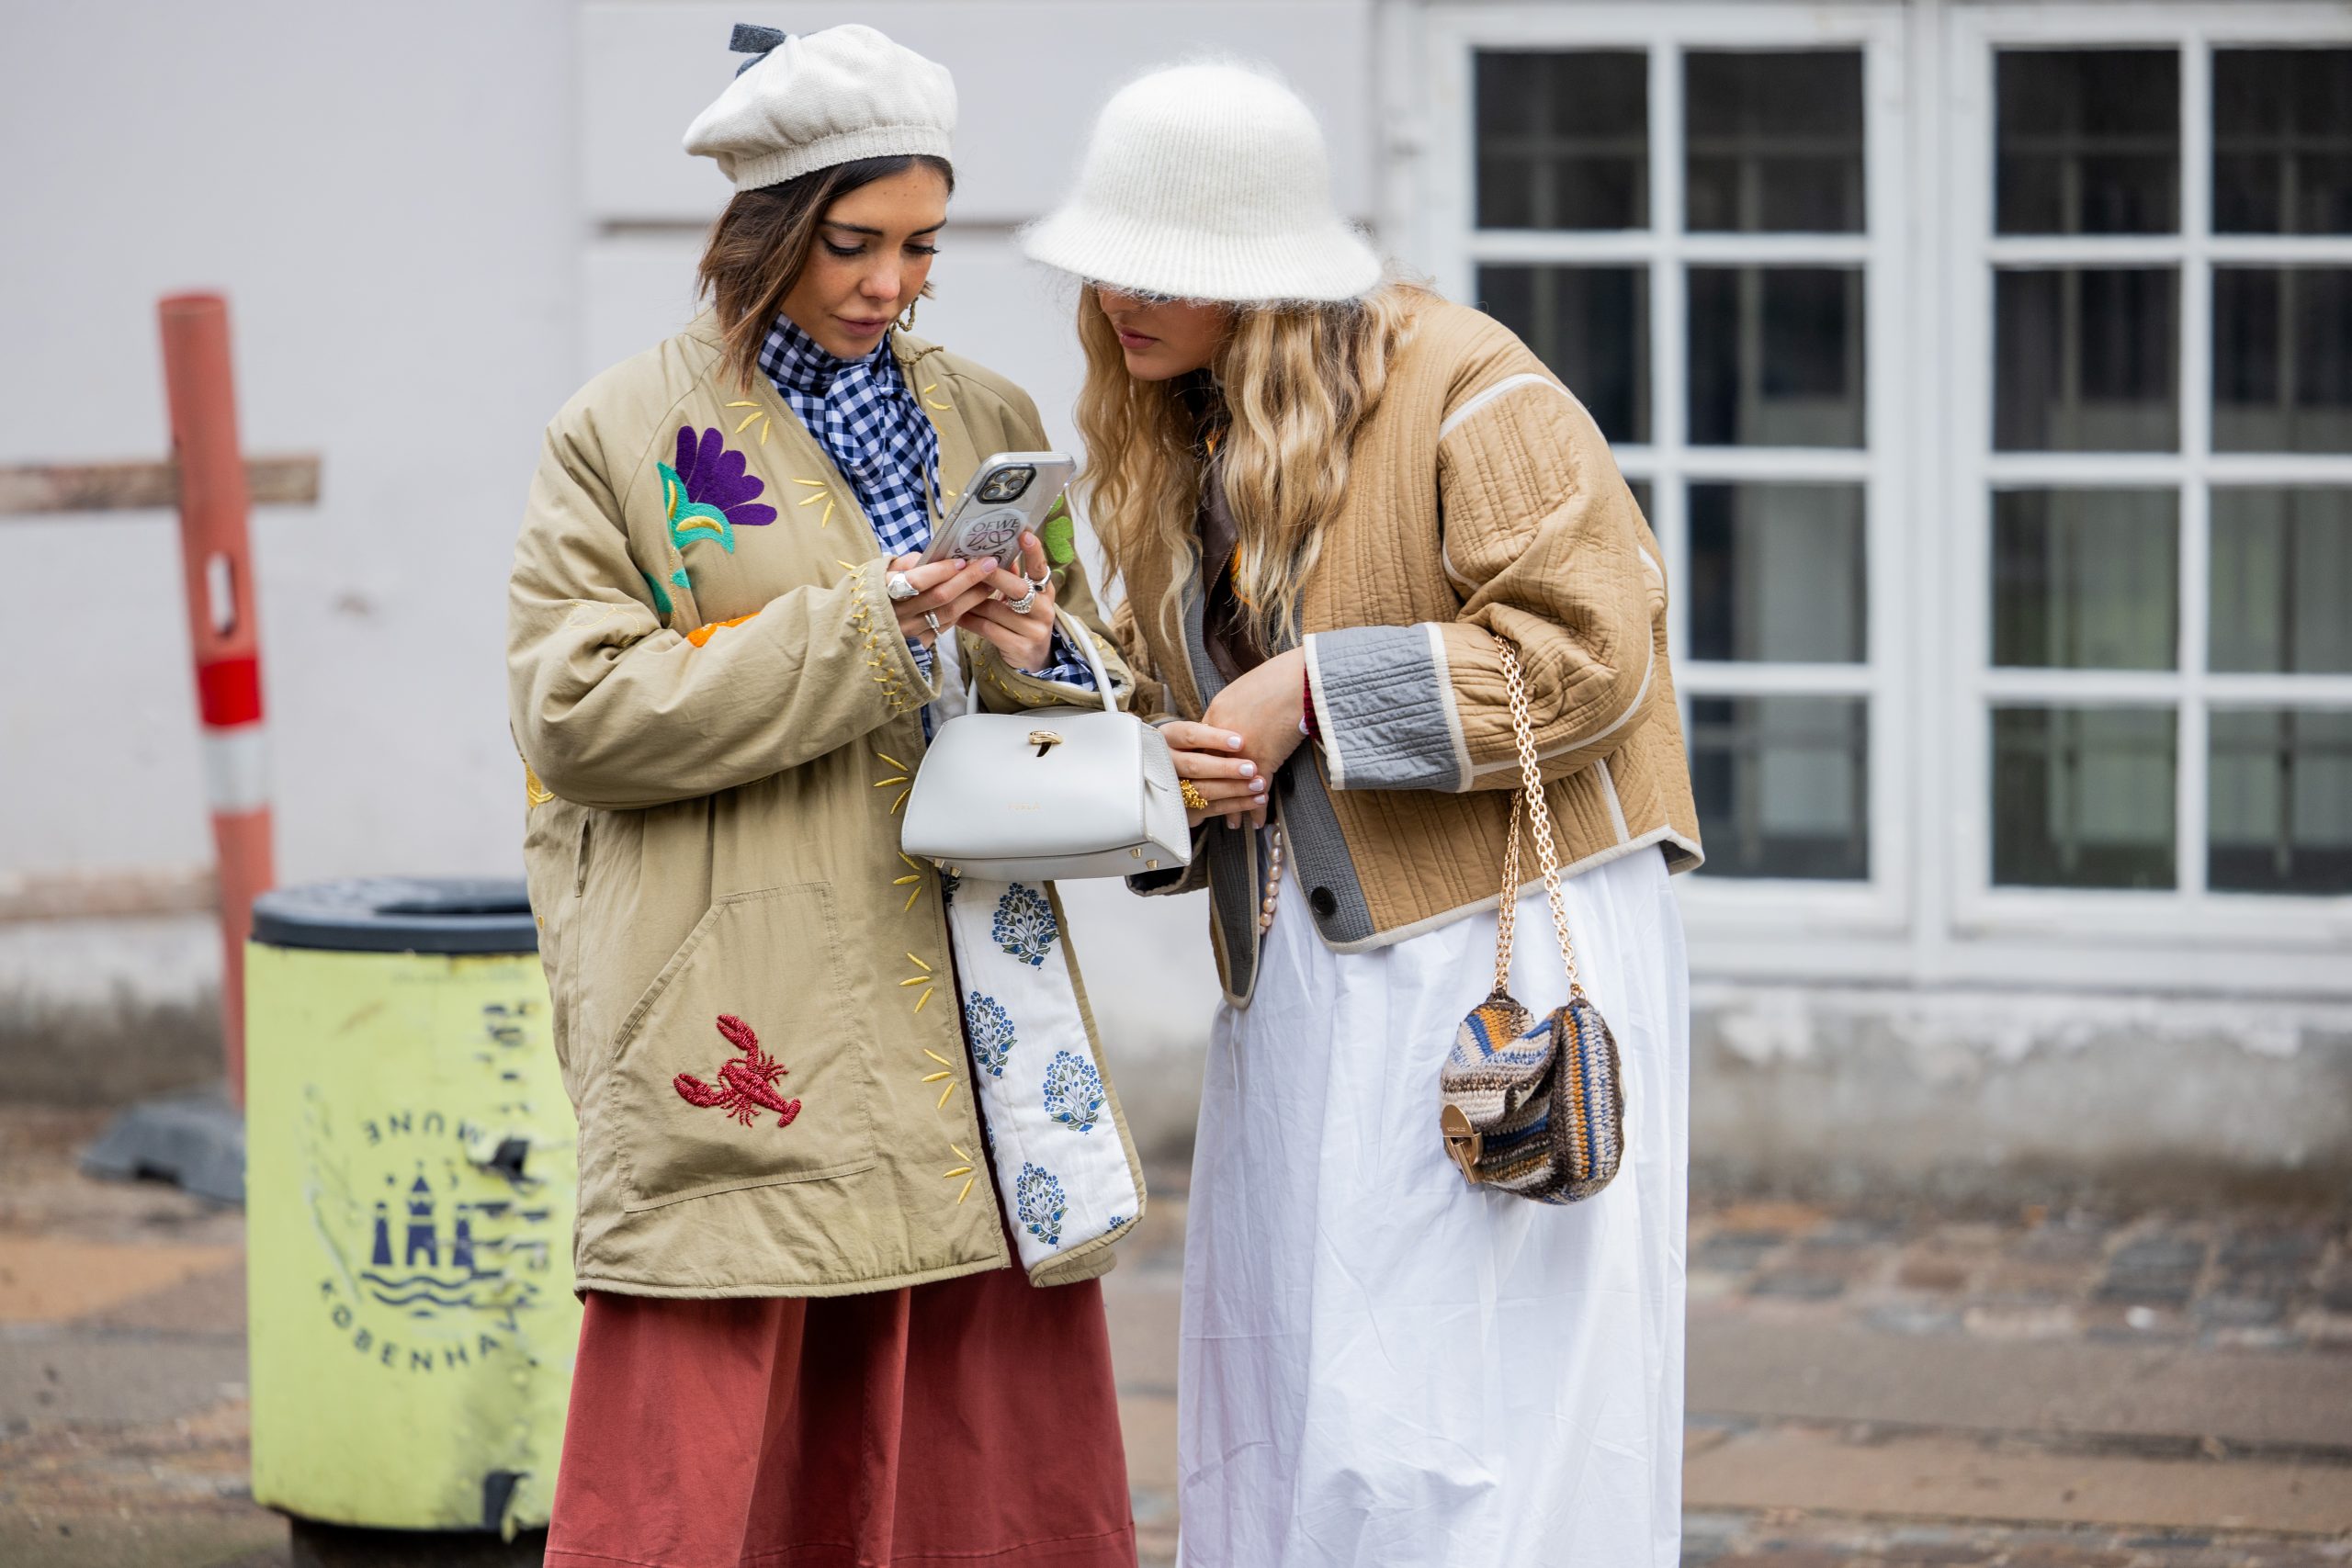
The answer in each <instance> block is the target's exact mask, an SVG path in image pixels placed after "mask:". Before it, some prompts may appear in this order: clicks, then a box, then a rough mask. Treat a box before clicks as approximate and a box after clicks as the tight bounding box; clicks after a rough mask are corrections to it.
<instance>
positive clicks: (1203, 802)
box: [1176, 779, 1209, 811]
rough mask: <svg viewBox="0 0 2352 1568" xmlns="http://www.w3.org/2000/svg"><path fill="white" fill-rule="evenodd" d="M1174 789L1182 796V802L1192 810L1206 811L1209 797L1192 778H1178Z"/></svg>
mask: <svg viewBox="0 0 2352 1568" xmlns="http://www.w3.org/2000/svg"><path fill="white" fill-rule="evenodd" d="M1176 791H1177V793H1178V794H1179V795H1182V796H1183V797H1184V804H1185V805H1186V806H1188V807H1192V809H1193V810H1194V811H1206V810H1207V809H1208V808H1209V797H1208V796H1207V795H1203V794H1202V793H1201V787H1200V785H1198V784H1194V783H1193V781H1192V780H1190V779H1178V780H1177V781H1176Z"/></svg>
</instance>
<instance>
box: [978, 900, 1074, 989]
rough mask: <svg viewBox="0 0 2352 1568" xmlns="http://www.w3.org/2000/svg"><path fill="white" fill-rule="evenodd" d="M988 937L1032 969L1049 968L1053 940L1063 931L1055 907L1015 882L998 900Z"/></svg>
mask: <svg viewBox="0 0 2352 1568" xmlns="http://www.w3.org/2000/svg"><path fill="white" fill-rule="evenodd" d="M989 935H990V936H991V937H993V938H994V939H995V941H996V944H997V945H998V946H999V947H1001V948H1002V949H1004V951H1005V952H1007V953H1011V954H1012V956H1013V957H1015V958H1018V959H1019V960H1021V962H1022V963H1023V964H1028V965H1029V966H1030V967H1031V968H1032V969H1042V968H1044V967H1045V966H1046V953H1050V952H1052V951H1053V948H1054V939H1055V938H1057V937H1058V936H1060V935H1061V931H1059V929H1058V928H1057V926H1056V925H1055V922H1054V907H1053V906H1052V905H1051V904H1049V903H1047V902H1046V896H1045V895H1044V894H1043V893H1040V892H1038V891H1037V890H1036V889H1035V888H1034V887H1024V886H1022V885H1021V884H1020V883H1018V882H1016V883H1014V884H1013V885H1012V886H1011V887H1008V888H1006V889H1005V892H1004V897H1001V898H999V899H998V900H997V901H996V919H995V922H994V923H993V924H992V925H991V926H990V927H989Z"/></svg>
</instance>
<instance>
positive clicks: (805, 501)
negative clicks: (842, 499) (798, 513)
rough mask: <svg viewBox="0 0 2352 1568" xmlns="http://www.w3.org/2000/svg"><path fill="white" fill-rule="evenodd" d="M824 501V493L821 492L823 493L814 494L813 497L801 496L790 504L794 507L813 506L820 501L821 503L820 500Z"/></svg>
mask: <svg viewBox="0 0 2352 1568" xmlns="http://www.w3.org/2000/svg"><path fill="white" fill-rule="evenodd" d="M824 499H825V496H824V492H823V491H819V492H818V493H817V494H815V495H805V496H802V497H801V498H800V499H799V500H798V501H796V502H793V503H792V504H793V505H795V506H814V505H816V504H817V503H818V502H820V501H822V500H824Z"/></svg>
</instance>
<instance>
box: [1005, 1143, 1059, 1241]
mask: <svg viewBox="0 0 2352 1568" xmlns="http://www.w3.org/2000/svg"><path fill="white" fill-rule="evenodd" d="M1012 1192H1013V1206H1014V1209H1015V1210H1016V1212H1017V1213H1019V1214H1020V1216H1021V1227H1022V1229H1023V1230H1025V1231H1027V1232H1028V1233H1029V1234H1030V1235H1034V1236H1035V1237H1036V1238H1037V1239H1038V1240H1039V1241H1042V1242H1044V1243H1045V1244H1046V1246H1047V1247H1059V1246H1060V1245H1061V1244H1062V1215H1063V1213H1065V1212H1066V1211H1067V1209H1068V1207H1069V1201H1068V1200H1067V1199H1066V1198H1064V1197H1063V1195H1062V1184H1061V1181H1060V1179H1058V1178H1057V1177H1056V1176H1055V1175H1054V1173H1053V1172H1052V1171H1050V1170H1047V1169H1046V1168H1045V1167H1044V1166H1042V1165H1034V1164H1031V1163H1029V1162H1028V1161H1025V1160H1024V1161H1023V1162H1022V1166H1021V1179H1020V1180H1019V1181H1017V1182H1015V1183H1013V1188H1012Z"/></svg>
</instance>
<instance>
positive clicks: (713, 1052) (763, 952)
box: [605, 883, 875, 1209]
mask: <svg viewBox="0 0 2352 1568" xmlns="http://www.w3.org/2000/svg"><path fill="white" fill-rule="evenodd" d="M867 1082H868V1070H867V1062H866V1053H865V1044H864V1041H863V1038H862V1036H861V1035H860V1034H859V1032H857V1030H856V1029H855V1027H854V1015H853V1014H852V1012H851V1010H850V1008H849V1006H848V1002H847V993H846V988H845V986H844V982H843V976H842V946H841V934H840V931H839V929H838V926H837V924H836V921H835V919H834V915H833V903H832V890H831V888H828V887H825V886H821V885H820V884H816V883H804V884H800V885H797V886H790V887H771V888H766V889H763V890H762V891H760V892H756V893H736V894H730V895H729V896H728V897H723V898H721V899H719V900H718V902H717V903H715V904H713V905H712V906H711V907H710V908H709V909H708V910H707V912H706V913H705V914H704V915H703V918H702V919H700V920H699V921H697V922H696V923H695V929H694V930H693V931H691V932H690V933H688V935H687V937H686V940H685V941H684V942H683V943H681V944H680V946H679V948H678V951H677V953H675V954H674V955H673V956H672V958H671V960H670V962H669V963H668V964H664V965H662V972H661V973H660V974H659V975H657V976H654V977H653V984H652V985H651V986H650V987H647V989H646V993H645V995H644V997H643V998H640V999H639V1002H638V1004H637V1006H636V1008H635V1009H634V1010H632V1011H631V1013H630V1015H629V1020H628V1022H627V1023H625V1024H624V1025H623V1026H622V1028H621V1031H620V1035H619V1038H618V1039H617V1040H616V1042H615V1049H614V1059H613V1066H612V1068H611V1070H610V1071H609V1072H608V1073H607V1074H606V1075H605V1085H606V1092H607V1095H608V1105H607V1114H608V1116H609V1118H610V1122H609V1124H610V1125H611V1127H612V1128H613V1131H614V1134H615V1136H616V1139H617V1140H618V1143H619V1145H620V1151H621V1161H622V1168H623V1171H624V1174H625V1183H626V1188H627V1192H626V1200H625V1204H624V1206H625V1207H627V1208H629V1209H650V1208H655V1207H658V1206H660V1205H661V1204H663V1203H675V1202H679V1201H683V1200H684V1199H688V1198H702V1197H707V1196H709V1195H710V1194H712V1193H715V1192H729V1191H734V1190H737V1189H740V1188H745V1187H766V1186H772V1185H775V1184H776V1183H779V1182H786V1181H817V1180H821V1179H825V1178H828V1177H836V1176H846V1175H849V1174H850V1173H852V1172H854V1171H859V1170H864V1169H865V1168H868V1167H869V1166H871V1165H873V1164H874V1159H875V1156H874V1133H873V1126H872V1123H871V1122H869V1121H868V1119H867V1115H866V1104H865V1101H866V1089H867Z"/></svg>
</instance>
